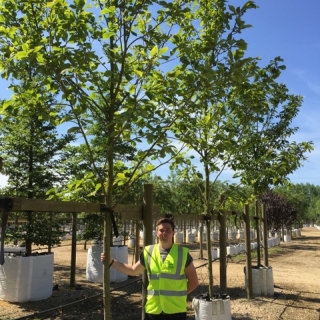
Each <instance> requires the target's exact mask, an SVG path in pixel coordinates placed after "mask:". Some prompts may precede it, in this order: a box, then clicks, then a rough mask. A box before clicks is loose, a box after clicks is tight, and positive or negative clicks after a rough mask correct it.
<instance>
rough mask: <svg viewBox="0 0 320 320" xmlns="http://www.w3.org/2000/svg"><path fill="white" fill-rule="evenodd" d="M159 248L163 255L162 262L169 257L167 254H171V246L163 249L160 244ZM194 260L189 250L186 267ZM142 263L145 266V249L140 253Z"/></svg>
mask: <svg viewBox="0 0 320 320" xmlns="http://www.w3.org/2000/svg"><path fill="white" fill-rule="evenodd" d="M159 249H160V256H161V259H162V262H164V260H166V258H167V255H168V254H169V252H170V249H171V248H169V249H163V248H160V246H159ZM192 261H193V258H192V256H191V255H190V253H189V252H188V256H187V261H186V266H185V267H188V266H189V265H190V263H191V262H192ZM140 263H141V264H142V265H143V266H144V267H145V263H144V256H143V251H142V252H141V254H140Z"/></svg>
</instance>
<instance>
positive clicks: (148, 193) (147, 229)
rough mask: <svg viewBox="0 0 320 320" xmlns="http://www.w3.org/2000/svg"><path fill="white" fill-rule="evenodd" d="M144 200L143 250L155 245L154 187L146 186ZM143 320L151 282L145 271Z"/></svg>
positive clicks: (143, 278) (143, 276) (143, 281)
mask: <svg viewBox="0 0 320 320" xmlns="http://www.w3.org/2000/svg"><path fill="white" fill-rule="evenodd" d="M144 200H145V205H144V208H143V248H144V247H146V246H148V245H150V244H152V243H153V239H152V238H153V237H152V231H153V227H152V210H153V185H152V184H145V185H144ZM142 283H143V286H142V320H143V319H144V317H145V310H144V306H145V303H146V298H147V291H146V288H147V287H148V284H149V281H148V277H147V271H146V270H145V271H144V273H143V275H142Z"/></svg>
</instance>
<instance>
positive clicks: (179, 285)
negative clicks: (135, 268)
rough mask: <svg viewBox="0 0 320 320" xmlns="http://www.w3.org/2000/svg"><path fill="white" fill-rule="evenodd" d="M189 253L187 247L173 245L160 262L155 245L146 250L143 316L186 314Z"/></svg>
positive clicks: (157, 247)
mask: <svg viewBox="0 0 320 320" xmlns="http://www.w3.org/2000/svg"><path fill="white" fill-rule="evenodd" d="M188 252H189V250H188V249H187V248H185V247H182V246H178V245H176V244H173V245H172V247H171V249H170V252H169V253H168V256H167V257H166V259H165V261H164V262H162V259H161V256H160V250H159V245H158V244H155V245H151V246H147V247H145V249H144V262H145V266H146V270H147V274H148V279H149V285H148V288H147V301H146V305H145V312H146V313H150V314H160V313H161V312H164V313H167V314H173V313H180V312H186V311H187V278H186V275H185V271H184V269H185V265H186V261H187V256H188Z"/></svg>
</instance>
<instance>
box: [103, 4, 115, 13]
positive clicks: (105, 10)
mask: <svg viewBox="0 0 320 320" xmlns="http://www.w3.org/2000/svg"><path fill="white" fill-rule="evenodd" d="M115 12H116V7H115V6H111V7H108V8H104V9H102V10H101V11H100V14H102V15H104V14H107V13H115Z"/></svg>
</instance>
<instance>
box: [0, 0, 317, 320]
mask: <svg viewBox="0 0 320 320" xmlns="http://www.w3.org/2000/svg"><path fill="white" fill-rule="evenodd" d="M256 8H257V6H256V5H255V3H254V2H253V1H247V2H246V3H244V5H243V6H241V7H235V6H233V5H232V4H229V5H227V1H225V0H211V1H206V2H203V1H197V0H196V1H191V2H190V1H180V0H179V1H171V0H170V1H165V0H161V1H150V0H138V1H131V0H128V1H125V2H123V1H122V2H119V1H115V0H108V1H106V0H91V1H87V2H86V1H82V0H74V1H65V0H58V1H51V2H45V3H43V2H41V1H40V2H37V1H20V2H19V1H18V2H17V1H14V0H8V1H1V2H0V16H1V20H0V24H1V28H0V52H1V60H0V73H1V76H2V77H3V78H5V79H7V80H8V81H9V83H10V85H9V88H10V89H11V91H12V97H11V98H10V99H7V100H4V101H2V102H1V109H0V113H1V125H0V126H1V127H0V153H1V155H2V157H3V158H4V165H3V172H4V173H5V174H6V175H8V177H9V180H8V188H7V189H6V193H7V194H11V195H12V194H13V195H17V196H27V197H29V198H32V197H34V198H44V197H47V196H48V194H49V195H50V197H51V198H56V199H64V200H65V199H72V200H82V201H99V202H104V203H106V205H107V206H109V207H112V206H113V205H115V204H116V203H119V202H122V201H125V197H126V196H127V195H128V194H130V193H133V194H135V192H134V190H135V188H138V187H139V186H138V185H139V184H138V182H139V181H140V182H141V181H142V179H143V178H144V179H146V178H147V177H148V174H150V172H152V171H153V170H155V169H156V168H157V167H158V166H160V165H162V164H164V163H168V162H170V163H171V165H172V167H173V168H179V170H181V174H182V175H184V177H185V178H188V179H192V180H195V177H196V176H197V175H198V170H197V168H195V167H194V166H193V165H192V161H191V160H190V159H189V158H187V157H186V154H187V153H186V152H187V151H190V150H191V151H193V152H195V154H196V155H197V157H198V160H200V162H201V163H202V165H203V171H204V177H203V180H204V186H203V188H204V189H203V193H202V200H201V201H200V202H199V204H201V206H202V209H201V211H202V212H206V213H207V214H210V212H211V210H212V205H213V203H212V201H211V199H212V195H211V184H212V183H216V182H217V181H218V178H219V175H220V174H221V172H222V171H223V170H225V169H232V170H233V171H234V172H235V176H236V177H238V179H239V180H240V182H241V184H243V185H246V186H248V187H249V186H250V187H251V188H252V189H251V190H252V194H251V195H253V196H255V197H257V196H258V195H260V194H261V193H262V192H263V191H264V190H266V188H268V187H270V186H272V185H279V184H283V183H285V182H286V181H287V176H288V174H290V173H292V172H293V171H294V170H296V169H297V168H298V167H299V166H301V165H302V163H303V161H304V160H305V158H306V155H305V154H306V153H307V152H309V151H311V150H312V143H311V142H300V143H297V142H295V141H292V135H293V134H294V133H295V132H296V131H297V130H298V128H294V127H291V122H292V119H293V118H294V117H295V116H296V114H297V113H298V111H299V108H300V106H301V104H302V98H301V97H300V96H297V95H293V94H290V93H289V90H288V88H287V87H286V86H285V84H281V83H279V82H278V78H279V76H280V74H281V72H282V70H284V69H285V66H284V65H283V64H282V59H281V58H280V57H275V58H274V59H273V60H272V61H270V62H269V63H268V64H267V65H265V66H261V61H259V58H257V57H248V56H246V48H247V43H246V41H245V40H244V39H243V38H241V33H242V32H243V31H244V30H245V29H246V28H248V27H250V26H249V25H247V24H246V23H245V20H244V16H245V14H246V12H247V11H248V10H252V9H256ZM63 129H65V130H64V134H61V132H62V130H63ZM57 133H58V134H57ZM176 141H179V144H177V143H176ZM14 173H15V174H14ZM213 175H214V176H215V177H214V179H213V181H212V180H211V177H212V176H213ZM229 187H230V188H227V189H228V190H225V191H226V192H230V190H232V187H233V186H229ZM88 199H89V200H88ZM132 201H134V202H135V201H139V200H138V199H136V198H131V202H132ZM140 201H141V199H140ZM31 220H32V213H29V221H31ZM104 234H105V238H104V245H105V247H106V248H107V247H109V245H110V243H109V239H108V237H107V235H109V234H110V223H109V216H108V214H106V216H105V225H104ZM29 245H30V242H29ZM106 252H107V256H106V259H107V260H108V258H109V257H108V254H109V253H108V250H107V251H106ZM106 273H107V272H106ZM105 290H106V293H105V296H106V297H107V296H109V291H108V290H109V289H108V286H105ZM109 312H110V308H108V307H107V308H106V314H105V319H110V318H111V315H110V314H109Z"/></svg>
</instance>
